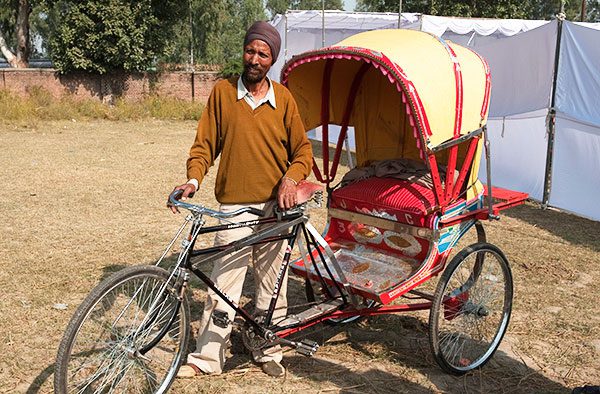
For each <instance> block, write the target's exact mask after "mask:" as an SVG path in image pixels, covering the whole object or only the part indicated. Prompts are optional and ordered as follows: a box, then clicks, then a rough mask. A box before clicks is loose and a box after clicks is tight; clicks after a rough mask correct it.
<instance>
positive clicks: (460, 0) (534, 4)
mask: <svg viewBox="0 0 600 394" xmlns="http://www.w3.org/2000/svg"><path fill="white" fill-rule="evenodd" d="M586 3H587V12H586V20H587V21H589V22H593V21H597V20H599V19H598V17H599V12H600V1H599V0H588V1H587V2H586ZM356 10H357V11H367V12H398V0H358V1H357V5H356ZM402 11H403V12H420V13H423V14H428V15H445V16H458V17H473V18H515V19H550V18H552V17H554V16H555V15H556V14H557V13H558V12H559V11H560V0H555V1H545V0H528V1H522V0H485V1H473V0H454V1H446V0H404V1H403V2H402ZM565 14H566V17H567V19H568V20H580V18H581V1H579V0H567V1H566V2H565Z"/></svg>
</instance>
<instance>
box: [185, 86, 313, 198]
mask: <svg viewBox="0 0 600 394" xmlns="http://www.w3.org/2000/svg"><path fill="white" fill-rule="evenodd" d="M272 84H273V89H274V92H275V100H276V105H277V108H276V109H275V108H273V107H272V106H271V105H270V104H269V103H265V104H263V105H261V106H260V107H258V108H256V109H255V110H254V111H253V110H252V109H251V108H250V106H249V105H248V103H246V102H245V100H244V99H243V98H242V99H240V100H238V99H237V77H235V78H230V79H228V80H222V81H219V82H218V83H217V84H216V85H215V87H214V89H213V91H212V92H211V94H210V97H209V99H208V103H207V104H206V108H205V109H204V111H203V113H202V116H201V118H200V122H199V123H198V130H197V133H196V140H195V141H194V144H193V145H192V148H191V149H190V157H189V159H188V161H187V176H188V179H191V178H195V179H197V180H198V182H199V183H200V182H202V179H203V178H204V175H206V172H207V171H208V169H209V167H211V166H212V165H213V163H214V161H215V159H216V158H217V157H218V156H219V154H220V155H221V161H220V163H219V170H218V172H217V179H216V182H215V196H216V198H217V200H218V201H219V202H220V203H223V204H243V203H261V202H266V201H268V200H270V199H273V198H275V197H276V195H277V188H278V186H279V183H280V181H281V178H283V176H287V177H289V178H292V179H293V180H295V181H296V182H298V181H300V180H302V179H304V178H306V177H307V176H308V174H309V173H310V169H311V166H312V150H311V145H310V142H309V141H308V139H307V138H306V132H305V129H304V125H303V124H302V121H301V120H300V114H299V113H298V108H297V106H296V102H295V101H294V98H293V97H292V95H291V93H290V92H289V91H288V90H287V89H286V88H285V87H284V86H282V85H280V84H278V83H276V82H272Z"/></svg>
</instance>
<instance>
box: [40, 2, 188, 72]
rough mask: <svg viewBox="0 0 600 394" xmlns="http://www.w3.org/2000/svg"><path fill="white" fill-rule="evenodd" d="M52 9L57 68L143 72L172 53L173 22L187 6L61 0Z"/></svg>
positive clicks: (52, 48)
mask: <svg viewBox="0 0 600 394" xmlns="http://www.w3.org/2000/svg"><path fill="white" fill-rule="evenodd" d="M50 10H51V12H50V14H49V16H50V17H51V18H53V20H52V21H51V23H50V26H51V37H50V55H51V58H52V61H53V63H54V66H55V68H56V69H58V70H59V71H60V72H62V73H68V72H72V71H76V70H82V71H89V72H97V73H100V74H104V73H106V72H109V71H112V70H127V71H143V70H146V69H147V68H148V67H149V66H151V65H152V64H153V63H154V61H155V60H156V58H157V57H158V56H161V55H163V54H164V53H168V50H169V48H168V45H169V40H170V38H171V36H172V32H173V27H174V26H175V25H176V23H175V22H177V21H180V20H181V19H182V18H183V17H184V16H185V12H186V7H185V3H183V2H180V1H177V0H167V1H160V2H159V1H151V0H143V1H135V0H130V1H127V0H104V1H103V0H96V1H86V2H79V1H74V0H59V1H56V2H54V3H53V4H52V5H51V7H50Z"/></svg>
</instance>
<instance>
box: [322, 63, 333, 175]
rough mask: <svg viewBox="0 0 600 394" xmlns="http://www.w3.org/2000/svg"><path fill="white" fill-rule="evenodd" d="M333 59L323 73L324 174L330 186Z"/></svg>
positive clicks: (326, 64)
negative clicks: (330, 120) (330, 99)
mask: <svg viewBox="0 0 600 394" xmlns="http://www.w3.org/2000/svg"><path fill="white" fill-rule="evenodd" d="M332 69H333V59H329V60H327V62H326V63H325V70H324V71H323V84H322V86H321V137H322V139H323V141H321V142H322V146H323V174H324V175H325V181H326V182H327V185H328V186H329V92H330V89H331V71H332Z"/></svg>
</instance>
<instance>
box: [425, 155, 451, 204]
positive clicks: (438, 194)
mask: <svg viewBox="0 0 600 394" xmlns="http://www.w3.org/2000/svg"><path fill="white" fill-rule="evenodd" d="M427 159H428V160H429V168H430V169H431V179H432V180H433V191H434V192H435V199H436V203H437V205H438V206H439V207H443V206H444V205H445V204H446V198H445V196H444V189H443V187H442V180H441V179H440V172H439V170H438V165H437V160H436V159H435V155H434V154H433V153H430V154H428V155H427Z"/></svg>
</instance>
